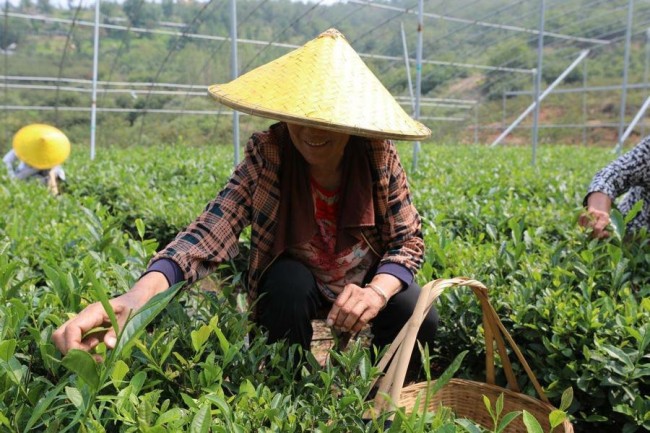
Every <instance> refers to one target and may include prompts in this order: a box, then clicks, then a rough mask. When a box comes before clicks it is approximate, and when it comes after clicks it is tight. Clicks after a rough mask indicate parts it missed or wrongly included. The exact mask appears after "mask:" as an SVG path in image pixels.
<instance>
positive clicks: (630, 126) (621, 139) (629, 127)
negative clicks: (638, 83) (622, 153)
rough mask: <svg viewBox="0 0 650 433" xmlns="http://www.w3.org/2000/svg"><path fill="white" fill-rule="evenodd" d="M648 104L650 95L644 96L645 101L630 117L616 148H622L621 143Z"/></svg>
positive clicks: (649, 103)
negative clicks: (632, 117) (630, 119)
mask: <svg viewBox="0 0 650 433" xmlns="http://www.w3.org/2000/svg"><path fill="white" fill-rule="evenodd" d="M649 105H650V96H648V97H647V98H646V100H645V102H644V103H643V105H642V106H641V108H640V109H639V111H638V112H637V113H636V115H635V116H634V119H632V122H630V124H629V125H628V127H627V129H626V130H625V132H624V133H623V135H622V136H621V138H620V140H619V142H618V146H617V147H616V148H617V149H620V148H623V143H624V142H625V140H627V137H629V136H630V133H631V132H632V130H633V129H634V127H635V126H636V124H637V123H638V122H639V120H641V118H642V117H643V115H644V114H645V112H646V110H647V109H648V106H649Z"/></svg>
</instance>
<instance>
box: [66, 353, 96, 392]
mask: <svg viewBox="0 0 650 433" xmlns="http://www.w3.org/2000/svg"><path fill="white" fill-rule="evenodd" d="M61 363H62V364H63V366H64V367H65V368H67V369H68V370H70V371H71V372H73V373H75V374H76V375H77V376H79V377H80V378H81V379H83V381H84V382H86V383H87V384H88V386H90V388H91V389H92V390H93V391H97V388H98V387H99V372H98V371H97V362H95V359H94V358H93V357H92V355H91V354H90V353H88V352H86V351H83V350H78V349H72V350H70V351H69V352H68V353H67V354H66V355H65V356H64V357H63V359H62V360H61Z"/></svg>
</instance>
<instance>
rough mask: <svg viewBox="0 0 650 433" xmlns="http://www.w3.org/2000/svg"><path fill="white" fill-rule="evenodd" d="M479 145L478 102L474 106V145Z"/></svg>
mask: <svg viewBox="0 0 650 433" xmlns="http://www.w3.org/2000/svg"><path fill="white" fill-rule="evenodd" d="M477 143H478V102H477V103H476V104H475V105H474V144H477Z"/></svg>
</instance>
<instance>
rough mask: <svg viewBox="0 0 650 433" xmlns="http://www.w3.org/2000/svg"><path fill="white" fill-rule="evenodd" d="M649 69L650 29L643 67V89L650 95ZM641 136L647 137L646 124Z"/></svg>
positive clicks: (647, 32)
mask: <svg viewBox="0 0 650 433" xmlns="http://www.w3.org/2000/svg"><path fill="white" fill-rule="evenodd" d="M648 69H650V28H649V29H647V30H646V32H645V65H644V67H643V88H644V90H645V92H646V94H647V93H648ZM641 136H642V137H645V122H643V123H642V124H641Z"/></svg>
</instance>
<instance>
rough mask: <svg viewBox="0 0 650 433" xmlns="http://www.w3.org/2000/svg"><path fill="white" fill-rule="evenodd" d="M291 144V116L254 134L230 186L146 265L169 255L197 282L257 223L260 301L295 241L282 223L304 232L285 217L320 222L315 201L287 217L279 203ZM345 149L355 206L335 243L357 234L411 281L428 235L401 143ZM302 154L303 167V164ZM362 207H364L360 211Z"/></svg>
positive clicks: (253, 271) (255, 268)
mask: <svg viewBox="0 0 650 433" xmlns="http://www.w3.org/2000/svg"><path fill="white" fill-rule="evenodd" d="M293 150H295V148H294V147H293V144H292V143H291V139H290V137H289V133H288V130H287V126H286V124H285V123H278V124H275V125H273V126H271V128H270V129H269V130H268V131H265V132H260V133H255V134H253V136H252V137H251V139H250V140H249V141H248V144H247V145H246V151H245V156H244V159H243V161H242V162H241V163H240V164H239V165H238V166H237V167H236V169H235V171H234V173H233V174H232V176H231V177H230V179H229V181H228V183H227V184H226V186H225V187H224V189H222V190H221V192H219V194H218V196H217V197H216V198H215V199H214V200H212V201H211V202H210V203H208V205H207V207H206V208H205V211H204V212H203V213H202V214H201V215H199V216H198V218H197V219H196V220H194V222H192V223H191V224H190V225H189V226H188V227H187V228H186V229H185V230H183V231H182V232H180V233H179V234H178V235H177V236H176V238H175V239H174V240H173V241H172V242H170V243H169V244H168V245H167V246H166V247H165V248H164V249H163V250H161V251H160V252H159V253H158V254H156V255H155V256H154V257H153V258H152V259H151V261H150V262H149V270H148V272H149V271H151V270H152V268H155V266H154V265H156V262H166V261H171V262H173V263H174V264H175V268H176V269H177V270H178V271H179V273H180V274H181V275H182V278H183V279H184V280H185V281H187V282H188V283H190V284H191V283H193V282H195V281H197V280H198V279H200V278H203V277H205V276H207V275H208V274H210V273H211V272H214V270H215V269H216V268H217V266H219V264H220V263H223V262H224V261H227V260H231V259H232V258H234V257H235V256H236V255H237V254H238V252H239V250H238V241H239V235H240V233H241V231H242V230H243V229H244V227H246V226H251V238H250V255H249V266H248V271H247V276H246V283H247V289H248V294H249V300H250V301H253V300H255V299H256V297H257V288H258V285H259V282H260V279H261V277H262V276H263V274H264V272H265V271H266V269H268V267H269V266H270V265H271V264H272V263H273V261H274V260H275V259H276V258H277V257H279V255H280V254H282V253H284V252H285V251H286V249H287V248H288V247H290V246H291V244H288V243H287V242H284V241H283V242H284V244H283V243H282V242H280V240H282V239H283V238H282V236H283V231H282V230H281V228H282V227H285V228H286V230H285V231H287V230H288V234H289V238H290V237H291V235H293V233H295V232H298V231H299V230H296V229H295V228H294V227H293V226H290V227H288V228H287V226H288V224H286V223H287V221H283V220H282V219H283V218H286V219H291V218H296V221H297V222H298V223H300V222H301V221H307V223H306V224H309V221H310V219H309V218H302V215H303V214H304V215H308V216H310V217H311V222H312V223H313V221H314V216H313V209H312V208H311V207H310V206H307V207H305V206H301V205H299V206H298V207H291V212H290V215H289V216H286V213H283V212H282V209H281V202H282V199H283V198H284V197H286V196H287V194H286V193H285V194H284V196H283V188H284V187H283V186H282V185H283V183H282V179H283V177H282V176H281V174H282V173H284V172H286V169H287V168H291V166H287V167H284V165H283V164H287V162H288V161H289V160H291V159H290V158H289V156H291V152H293ZM345 152H346V154H348V153H349V154H351V155H353V156H354V157H353V158H350V159H348V160H346V164H349V165H350V166H351V168H350V169H349V170H347V174H346V172H345V171H344V173H343V180H344V182H343V183H342V185H344V196H343V197H344V200H345V203H354V204H355V205H354V206H353V205H350V206H343V207H342V212H343V213H342V214H341V218H340V221H341V222H342V224H341V227H340V228H339V229H340V230H341V232H339V233H340V236H339V237H338V238H340V239H338V240H337V242H338V241H340V242H341V243H342V244H343V245H345V246H347V245H349V244H350V243H351V241H354V240H355V239H356V240H363V241H364V242H365V243H366V244H367V245H368V247H369V248H370V250H371V251H372V252H373V254H376V256H377V258H378V259H379V263H378V268H377V273H388V274H391V275H395V276H397V277H398V278H399V279H400V280H401V281H402V282H403V283H404V284H406V285H408V284H410V283H411V282H412V280H413V276H414V275H415V273H416V272H417V270H418V269H419V267H420V266H421V264H422V259H423V255H424V242H423V239H422V232H421V221H420V217H419V215H418V213H417V211H416V209H415V206H414V205H413V203H412V200H411V193H410V190H409V187H408V183H407V180H406V175H405V173H404V169H403V168H402V165H401V163H400V160H399V156H398V154H397V149H396V148H395V146H394V144H393V143H392V142H391V141H390V140H369V139H365V138H361V137H351V139H350V142H349V143H348V145H347V147H346V151H345ZM296 153H297V152H296ZM302 161H303V162H302V163H299V164H298V165H299V166H298V167H297V168H299V169H300V168H301V167H302V166H304V159H303V160H302ZM353 164H356V166H360V167H361V166H363V167H366V168H365V173H362V172H357V171H354V170H355V169H356V166H353ZM294 171H296V170H294ZM298 171H299V170H298ZM346 176H347V177H346ZM346 179H347V181H346ZM359 179H365V180H364V181H363V182H362V181H359ZM290 185H300V182H292V183H291V184H290ZM359 212H361V213H362V214H361V215H357V214H358V213H359ZM283 215H285V216H283ZM291 223H292V224H293V221H291ZM303 232H304V231H303ZM284 234H286V233H284ZM281 235H282V236H281ZM354 242H356V241H354ZM278 245H279V246H280V247H278ZM161 259H168V260H161ZM166 276H167V274H166ZM168 279H169V278H168ZM170 282H171V283H174V282H176V281H174V280H170Z"/></svg>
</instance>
